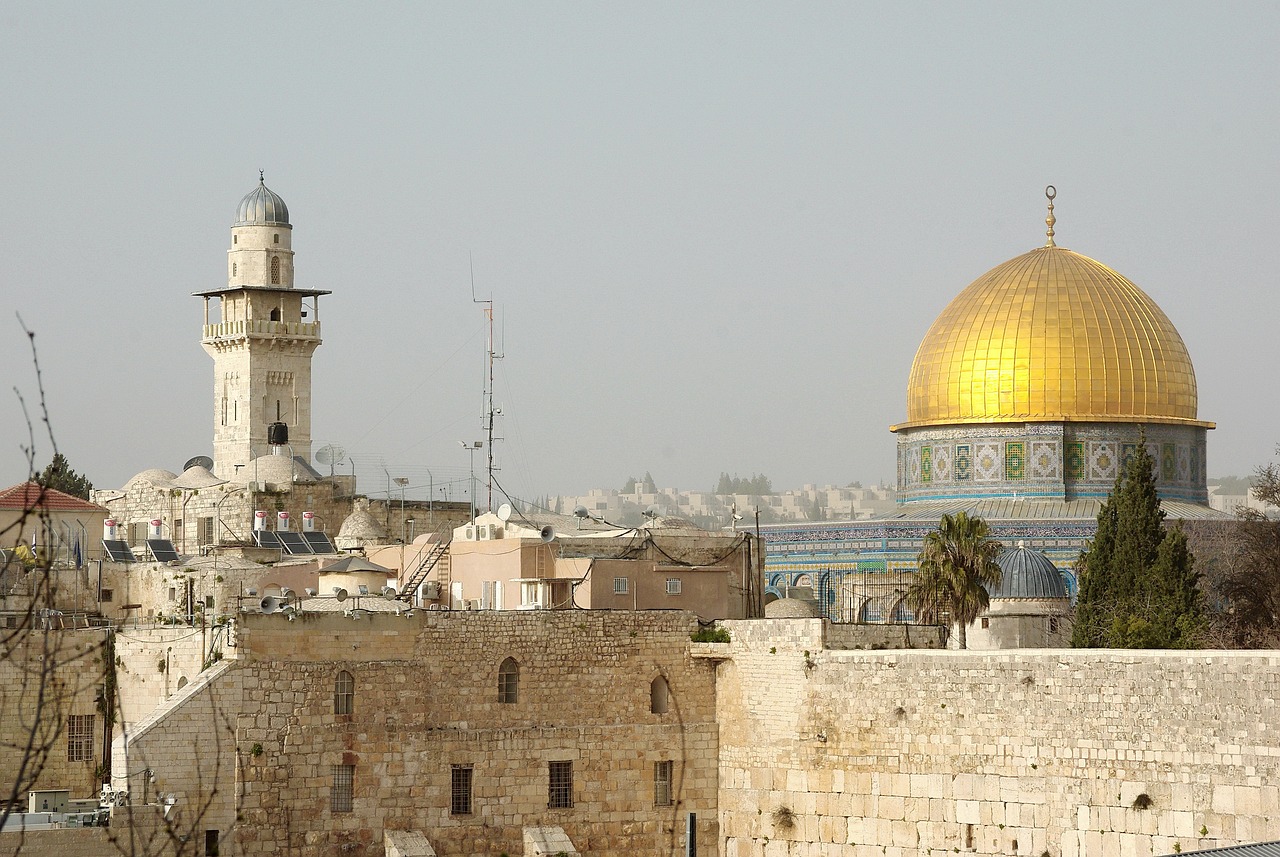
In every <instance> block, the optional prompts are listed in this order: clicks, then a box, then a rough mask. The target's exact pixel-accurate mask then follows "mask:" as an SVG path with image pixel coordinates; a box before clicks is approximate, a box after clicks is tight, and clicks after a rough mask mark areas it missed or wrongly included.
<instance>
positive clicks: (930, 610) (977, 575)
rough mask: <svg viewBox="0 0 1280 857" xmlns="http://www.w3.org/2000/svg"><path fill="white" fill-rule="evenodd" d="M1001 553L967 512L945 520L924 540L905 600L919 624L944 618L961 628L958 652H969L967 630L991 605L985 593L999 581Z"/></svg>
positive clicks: (983, 526) (988, 530) (982, 525)
mask: <svg viewBox="0 0 1280 857" xmlns="http://www.w3.org/2000/svg"><path fill="white" fill-rule="evenodd" d="M1000 548H1001V545H1000V543H999V542H998V541H996V540H995V539H993V538H991V528H990V527H988V526H987V522H986V521H984V520H982V519H981V518H978V517H973V518H970V517H969V516H968V514H966V513H965V512H957V513H956V515H955V517H952V516H951V515H943V516H942V521H941V522H940V523H939V524H938V529H936V530H934V531H933V532H931V533H929V534H928V535H926V536H925V537H924V550H922V551H920V557H919V560H918V561H919V564H920V570H919V571H917V572H916V574H915V577H914V579H912V581H911V585H910V586H909V587H908V588H907V591H906V593H905V594H904V595H903V601H905V602H906V604H907V606H908V607H910V608H911V609H912V610H913V611H915V614H916V618H917V619H918V620H919V621H922V622H937V621H938V620H939V619H940V618H941V617H943V616H947V617H948V618H949V623H950V622H954V623H955V624H957V625H959V626H960V648H962V649H967V648H968V647H969V641H968V634H967V631H968V628H969V626H970V625H972V624H973V622H974V620H975V619H977V618H978V616H979V615H981V613H982V611H984V610H986V609H987V606H988V605H989V604H990V603H991V598H990V596H989V595H988V594H987V588H988V587H994V586H999V585H1000V579H1001V577H1002V576H1003V575H1002V573H1001V571H1000V566H998V565H996V554H998V553H999V552H1000Z"/></svg>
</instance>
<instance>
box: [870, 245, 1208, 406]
mask: <svg viewBox="0 0 1280 857" xmlns="http://www.w3.org/2000/svg"><path fill="white" fill-rule="evenodd" d="M1060 420H1061V421H1067V420H1070V421H1100V422H1137V423H1190V424H1194V425H1201V426H1206V427H1212V423H1204V422H1200V421H1198V420H1197V419H1196V375H1195V370H1194V369H1193V368H1192V365H1191V357H1190V355H1188V354H1187V347H1186V345H1184V344H1183V342H1182V337H1181V336H1179V335H1178V331H1177V330H1176V329H1175V328H1174V326H1173V323H1172V322H1171V321H1169V318H1168V316H1166V315H1165V314H1164V313H1163V312H1162V311H1161V310H1160V307H1158V306H1156V304H1155V301H1153V300H1151V298H1150V297H1148V296H1147V295H1146V294H1145V293H1144V292H1143V291H1142V290H1141V289H1139V288H1138V287H1137V286H1135V285H1134V284H1133V283H1132V282H1130V281H1129V280H1128V279H1126V278H1125V277H1123V276H1121V275H1120V274H1118V273H1117V272H1115V271H1113V270H1112V269H1111V268H1108V267H1107V266H1106V265H1104V264H1102V263H1101V262H1097V261H1095V260H1093V259H1090V258H1089V257H1087V256H1082V255H1080V254H1079V253H1073V252H1072V251H1070V250H1066V249H1064V248H1061V247H1057V246H1054V245H1053V240H1052V233H1050V239H1049V243H1048V245H1047V246H1045V247H1040V248H1037V249H1035V250H1032V251H1031V252H1030V253H1024V254H1023V255H1021V256H1018V257H1016V258H1014V259H1010V260H1009V261H1008V262H1005V263H1004V264H1002V265H997V266H996V267H994V268H992V269H991V270H990V271H988V272H987V273H985V274H983V275H982V276H981V277H979V278H978V279H977V280H975V281H974V282H973V283H972V284H971V285H969V287H968V288H966V289H965V290H964V291H962V292H961V293H960V294H959V295H957V296H956V297H955V299H954V300H952V301H951V303H950V304H948V305H947V307H946V309H944V310H943V311H942V314H941V315H939V316H938V318H937V320H935V321H934V323H933V326H932V327H930V328H929V332H928V333H927V334H925V337H924V341H923V342H921V343H920V348H919V350H918V351H917V352H916V357H915V362H914V363H913V364H912V366H911V378H910V381H909V382H908V385H907V421H906V422H905V423H903V424H901V425H897V426H894V427H893V430H894V431H897V430H899V429H903V428H912V427H916V426H925V425H955V424H963V423H1006V422H1028V421H1031V422H1035V421H1041V422H1057V421H1060Z"/></svg>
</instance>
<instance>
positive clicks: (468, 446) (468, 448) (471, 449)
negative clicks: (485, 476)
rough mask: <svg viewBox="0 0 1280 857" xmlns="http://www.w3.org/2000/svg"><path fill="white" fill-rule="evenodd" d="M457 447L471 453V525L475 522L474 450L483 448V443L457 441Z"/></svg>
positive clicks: (479, 441) (478, 441)
mask: <svg viewBox="0 0 1280 857" xmlns="http://www.w3.org/2000/svg"><path fill="white" fill-rule="evenodd" d="M458 446H460V447H462V448H463V449H465V450H466V451H467V452H469V453H471V523H473V524H474V523H475V522H476V450H477V449H483V448H484V441H482V440H473V441H471V443H467V442H466V441H465V440H460V441H458Z"/></svg>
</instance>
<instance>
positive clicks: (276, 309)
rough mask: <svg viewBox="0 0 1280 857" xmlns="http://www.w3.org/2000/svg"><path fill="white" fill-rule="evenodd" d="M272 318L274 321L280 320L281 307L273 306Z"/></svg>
mask: <svg viewBox="0 0 1280 857" xmlns="http://www.w3.org/2000/svg"><path fill="white" fill-rule="evenodd" d="M271 320H272V321H279V320H280V307H273V308H272V310H271Z"/></svg>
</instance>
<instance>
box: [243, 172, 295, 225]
mask: <svg viewBox="0 0 1280 857" xmlns="http://www.w3.org/2000/svg"><path fill="white" fill-rule="evenodd" d="M277 225H278V226H288V225H289V207H288V206H287V205H285V204H284V200H283V199H281V198H280V195H279V194H277V193H275V192H274V191H272V190H270V189H268V188H267V186H266V184H264V183H263V181H262V177H261V176H259V178H258V186H257V187H255V188H254V189H253V190H251V191H249V192H248V193H246V194H245V195H244V199H242V200H240V207H239V208H237V209H236V222H235V223H233V224H232V226H277Z"/></svg>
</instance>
